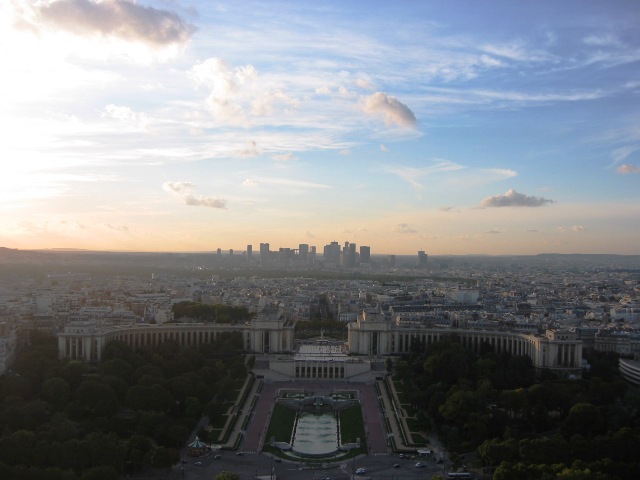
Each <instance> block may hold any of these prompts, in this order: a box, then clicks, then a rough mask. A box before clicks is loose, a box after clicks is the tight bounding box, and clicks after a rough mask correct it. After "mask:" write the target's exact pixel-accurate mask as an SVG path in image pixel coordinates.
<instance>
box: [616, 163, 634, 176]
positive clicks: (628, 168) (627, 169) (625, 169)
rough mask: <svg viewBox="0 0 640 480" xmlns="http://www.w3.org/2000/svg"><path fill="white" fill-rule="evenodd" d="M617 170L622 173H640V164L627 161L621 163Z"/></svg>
mask: <svg viewBox="0 0 640 480" xmlns="http://www.w3.org/2000/svg"><path fill="white" fill-rule="evenodd" d="M616 171H617V172H618V173H622V174H628V173H640V166H638V165H632V164H631V163H625V164H624V165H620V166H619V167H618V168H617V169H616Z"/></svg>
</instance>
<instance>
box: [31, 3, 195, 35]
mask: <svg viewBox="0 0 640 480" xmlns="http://www.w3.org/2000/svg"><path fill="white" fill-rule="evenodd" d="M32 14H33V16H30V17H28V18H27V17H26V18H23V21H27V22H29V23H30V24H31V27H33V28H36V29H39V28H41V27H43V26H44V27H49V28H55V29H60V30H65V31H67V32H70V33H73V34H76V35H100V36H104V37H115V38H120V39H123V40H127V41H134V42H144V43H147V44H151V45H158V46H163V45H167V44H172V43H185V42H186V41H188V40H189V38H190V37H191V35H192V33H193V32H194V30H195V28H194V27H193V26H192V25H189V24H188V23H187V22H186V21H185V20H183V19H182V18H181V17H180V16H179V15H178V14H176V13H174V12H170V11H168V10H162V9H157V8H153V7H146V6H143V5H139V4H138V3H134V2H131V1H127V0H109V1H102V2H100V1H93V0H57V1H45V2H40V3H39V4H38V5H36V6H35V7H34V8H33V11H32Z"/></svg>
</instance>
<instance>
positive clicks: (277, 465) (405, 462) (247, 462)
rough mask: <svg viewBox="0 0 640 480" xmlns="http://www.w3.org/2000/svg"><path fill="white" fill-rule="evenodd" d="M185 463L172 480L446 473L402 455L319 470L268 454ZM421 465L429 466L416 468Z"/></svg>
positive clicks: (410, 479)
mask: <svg viewBox="0 0 640 480" xmlns="http://www.w3.org/2000/svg"><path fill="white" fill-rule="evenodd" d="M185 461H186V463H184V464H182V467H184V471H183V470H182V468H180V467H174V471H173V474H172V478H175V479H178V478H186V479H197V480H199V479H202V480H205V479H206V480H213V479H214V478H215V476H216V475H217V474H218V473H220V472H222V471H225V470H227V471H230V472H233V473H236V474H238V475H239V476H240V479H241V480H249V479H255V478H262V479H265V480H267V479H268V480H270V478H271V472H273V480H276V479H277V480H322V479H331V480H351V479H352V478H353V479H361V480H367V479H372V480H374V479H386V480H405V479H406V480H418V479H420V480H425V479H430V478H431V476H432V475H433V474H436V473H442V465H439V464H436V463H435V462H434V460H433V459H431V458H422V459H418V458H414V459H408V458H405V459H402V458H399V456H398V455H373V456H371V455H364V456H360V457H358V458H356V459H354V460H349V461H347V462H342V463H340V462H336V463H327V464H325V465H323V466H322V467H317V468H311V467H307V466H305V464H304V463H297V462H291V461H286V460H283V461H281V462H277V461H275V460H274V459H273V458H272V457H271V456H270V455H268V454H244V455H236V454H235V453H233V452H225V453H223V454H222V455H221V458H220V459H214V458H213V457H202V458H195V459H194V458H188V459H186V460H185ZM197 462H199V463H200V464H197ZM417 462H421V463H423V464H424V465H425V466H424V467H423V468H416V466H415V465H416V463H417ZM394 464H399V467H398V468H394V466H393V465H394ZM359 468H364V469H366V473H364V474H356V473H355V472H356V471H357V470H358V469H359Z"/></svg>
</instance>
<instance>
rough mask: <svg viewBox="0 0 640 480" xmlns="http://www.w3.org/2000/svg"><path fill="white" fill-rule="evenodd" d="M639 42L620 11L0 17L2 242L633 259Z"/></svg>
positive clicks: (639, 233) (3, 10)
mask: <svg viewBox="0 0 640 480" xmlns="http://www.w3.org/2000/svg"><path fill="white" fill-rule="evenodd" d="M639 27H640V11H639V10H638V8H637V5H636V2H633V1H624V0H619V1H612V2H607V3H602V2H596V1H567V2H561V3H558V2H551V1H541V2H535V3H529V2H527V3H523V2H518V3H517V4H516V3H514V2H506V1H502V0H495V1H490V2H482V3H481V4H479V2H471V1H461V2H445V1H433V2H412V1H400V2H394V3H393V4H391V3H389V2H383V1H372V2H358V1H356V2H349V3H346V4H345V3H344V2H342V3H341V2H337V1H327V2H322V3H321V4H316V3H311V2H293V1H278V2H259V1H246V2H229V1H220V2H215V3H213V2H206V3H202V2H197V1H193V0H176V1H171V2H169V1H163V0H156V1H153V0H149V1H137V2H133V1H129V0H105V1H102V2H98V1H94V0H57V1H43V2H33V1H29V0H11V1H10V2H5V3H4V4H3V5H2V6H0V58H1V59H2V62H3V66H4V67H3V75H2V76H1V77H0V89H1V91H2V93H3V96H2V100H1V101H0V102H1V104H2V106H3V108H1V109H0V125H1V126H2V131H3V141H2V142H0V155H2V158H3V159H5V161H4V162H3V166H2V170H1V171H2V177H3V178H4V180H5V182H4V183H5V185H4V188H3V189H2V191H1V192H0V199H1V201H0V212H1V213H2V218H3V221H2V222H0V246H1V247H8V248H18V249H24V250H28V249H52V248H70V249H86V250H104V251H158V252H170V251H177V252H189V251H198V252H202V251H215V250H216V249H217V248H222V249H223V250H229V249H234V250H235V249H244V247H245V246H246V245H249V244H253V246H254V247H256V246H257V245H258V243H259V242H264V243H269V244H271V245H274V246H283V247H295V246H297V245H298V244H308V245H315V246H317V247H318V253H319V254H321V253H322V247H323V246H324V245H326V244H329V243H330V242H331V241H333V240H335V239H350V241H352V242H353V243H355V244H357V245H358V247H360V246H361V245H367V246H370V248H371V252H375V253H376V254H378V253H380V254H398V255H417V252H418V251H425V252H426V253H427V254H428V255H466V254H488V255H535V254H538V253H594V254H600V253H601V254H627V255H638V254H640V188H639V187H640V134H639V132H640V116H639V114H638V111H637V110H638V109H637V105H638V97H639V96H640V81H639V80H638V75H637V72H638V64H639V62H640V48H639V47H640V34H639V33H638V32H640V28H639ZM292 239H295V240H292ZM256 250H257V249H256V248H254V250H253V255H254V256H257V255H259V252H258V251H256ZM372 254H373V253H372Z"/></svg>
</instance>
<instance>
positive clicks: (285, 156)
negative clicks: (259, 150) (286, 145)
mask: <svg viewBox="0 0 640 480" xmlns="http://www.w3.org/2000/svg"><path fill="white" fill-rule="evenodd" d="M271 158H273V159H274V160H277V161H278V162H290V161H291V160H295V158H296V157H295V155H294V154H293V153H291V152H287V153H278V154H276V155H272V156H271Z"/></svg>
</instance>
